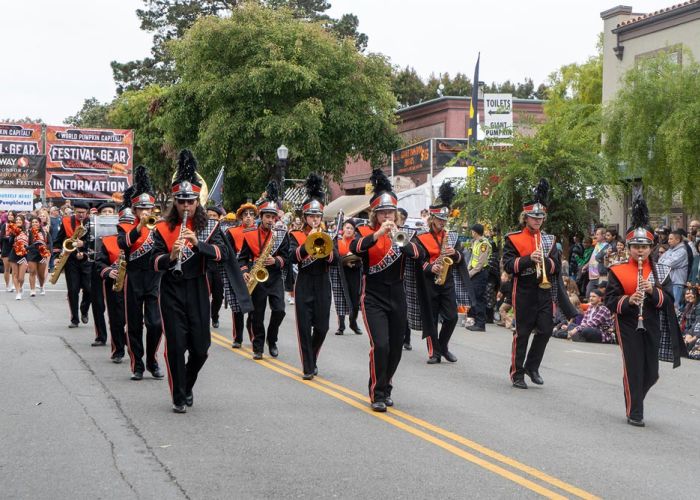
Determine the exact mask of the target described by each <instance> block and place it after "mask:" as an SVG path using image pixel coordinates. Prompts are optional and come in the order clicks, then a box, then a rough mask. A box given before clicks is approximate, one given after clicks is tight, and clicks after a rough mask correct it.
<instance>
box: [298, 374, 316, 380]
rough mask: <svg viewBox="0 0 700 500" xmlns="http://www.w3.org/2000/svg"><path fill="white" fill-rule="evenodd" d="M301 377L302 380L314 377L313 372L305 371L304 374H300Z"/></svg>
mask: <svg viewBox="0 0 700 500" xmlns="http://www.w3.org/2000/svg"><path fill="white" fill-rule="evenodd" d="M301 378H303V379H304V380H311V379H313V378H314V374H313V373H305V374H304V375H302V377H301Z"/></svg>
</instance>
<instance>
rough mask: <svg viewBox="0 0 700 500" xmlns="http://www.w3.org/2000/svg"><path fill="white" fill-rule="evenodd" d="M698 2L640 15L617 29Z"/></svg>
mask: <svg viewBox="0 0 700 500" xmlns="http://www.w3.org/2000/svg"><path fill="white" fill-rule="evenodd" d="M698 2H700V0H688V1H687V2H683V3H677V4H675V5H671V6H670V7H666V8H665V9H660V10H656V11H654V12H652V13H650V14H642V15H639V16H637V17H633V18H631V19H628V20H626V21H623V22H621V23H619V24H618V25H617V27H618V28H621V27H623V26H629V25H630V24H635V23H638V22H640V21H643V20H645V19H649V18H651V17H655V16H658V15H661V14H664V13H666V12H671V11H673V10H677V9H680V8H681V7H686V6H688V5H692V4H696V3H698Z"/></svg>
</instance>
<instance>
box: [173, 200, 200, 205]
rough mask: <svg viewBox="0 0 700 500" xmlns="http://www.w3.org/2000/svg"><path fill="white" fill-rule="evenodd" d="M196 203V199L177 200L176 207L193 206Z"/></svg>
mask: <svg viewBox="0 0 700 500" xmlns="http://www.w3.org/2000/svg"><path fill="white" fill-rule="evenodd" d="M195 201H197V200H196V199H194V198H193V199H191V200H180V199H178V200H177V204H178V205H194V202H195Z"/></svg>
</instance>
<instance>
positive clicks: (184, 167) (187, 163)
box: [175, 149, 199, 184]
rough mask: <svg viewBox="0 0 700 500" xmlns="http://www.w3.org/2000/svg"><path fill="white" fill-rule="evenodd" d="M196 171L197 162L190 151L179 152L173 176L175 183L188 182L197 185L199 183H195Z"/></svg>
mask: <svg viewBox="0 0 700 500" xmlns="http://www.w3.org/2000/svg"><path fill="white" fill-rule="evenodd" d="M196 171H197V160H196V159H195V157H194V155H193V154H192V151H190V150H189V149H183V150H182V151H180V157H179V158H178V161H177V174H176V175H175V183H180V182H182V181H189V182H191V183H192V184H199V182H197V176H196V175H195V172H196Z"/></svg>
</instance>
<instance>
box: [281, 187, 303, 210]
mask: <svg viewBox="0 0 700 500" xmlns="http://www.w3.org/2000/svg"><path fill="white" fill-rule="evenodd" d="M304 198H306V188H305V187H304V186H294V187H289V188H287V189H285V190H284V197H283V198H282V199H283V200H284V201H288V202H289V203H291V204H292V206H293V207H294V208H298V207H300V206H301V204H302V203H303V202H304Z"/></svg>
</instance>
